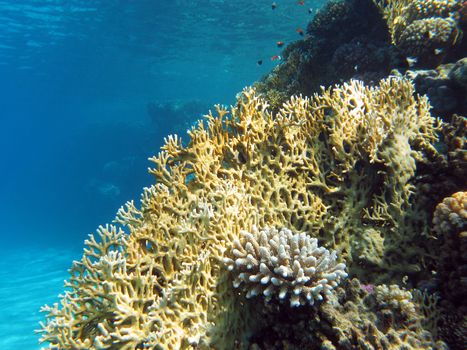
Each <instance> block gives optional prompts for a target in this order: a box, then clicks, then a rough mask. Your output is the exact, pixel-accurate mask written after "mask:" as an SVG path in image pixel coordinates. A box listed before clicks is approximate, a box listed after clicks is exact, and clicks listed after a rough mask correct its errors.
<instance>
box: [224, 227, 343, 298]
mask: <svg viewBox="0 0 467 350" xmlns="http://www.w3.org/2000/svg"><path fill="white" fill-rule="evenodd" d="M241 233H242V235H243V240H242V241H243V242H241V241H240V240H238V239H236V240H234V242H233V250H232V253H231V254H230V255H231V256H232V258H225V259H224V262H225V263H226V264H227V266H228V270H229V271H233V272H234V274H235V279H234V282H233V283H234V286H235V287H240V286H241V287H243V289H244V290H246V291H247V293H246V297H247V298H251V297H254V296H257V295H263V296H264V297H265V300H266V301H269V300H271V299H272V298H273V297H276V298H278V299H280V300H283V299H286V298H287V299H289V301H290V306H299V305H305V304H310V305H313V304H314V303H315V301H316V300H318V301H319V300H323V295H330V294H331V291H332V290H333V289H334V288H335V287H337V285H338V284H339V282H340V281H341V280H342V279H343V278H345V277H347V273H346V272H345V264H343V263H340V264H338V263H337V261H336V260H337V255H336V252H335V251H333V252H329V251H328V250H327V249H326V248H324V247H318V240H317V239H316V238H311V237H309V236H308V235H307V234H306V233H305V232H301V233H293V232H292V231H290V230H289V229H286V228H282V229H281V230H277V229H275V228H271V229H264V230H261V231H258V229H256V227H253V232H251V233H250V232H246V231H242V232H241Z"/></svg>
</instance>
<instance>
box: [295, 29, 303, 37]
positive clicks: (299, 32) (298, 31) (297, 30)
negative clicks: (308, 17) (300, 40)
mask: <svg viewBox="0 0 467 350" xmlns="http://www.w3.org/2000/svg"><path fill="white" fill-rule="evenodd" d="M295 31H296V32H297V33H298V34H300V35H301V36H303V35H304V34H305V32H304V31H303V29H302V28H297V29H295Z"/></svg>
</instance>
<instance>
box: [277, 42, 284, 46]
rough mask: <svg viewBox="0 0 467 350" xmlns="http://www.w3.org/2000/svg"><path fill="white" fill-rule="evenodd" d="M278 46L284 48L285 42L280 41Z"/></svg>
mask: <svg viewBox="0 0 467 350" xmlns="http://www.w3.org/2000/svg"><path fill="white" fill-rule="evenodd" d="M276 44H277V47H282V46H284V42H283V41H278V42H277V43H276Z"/></svg>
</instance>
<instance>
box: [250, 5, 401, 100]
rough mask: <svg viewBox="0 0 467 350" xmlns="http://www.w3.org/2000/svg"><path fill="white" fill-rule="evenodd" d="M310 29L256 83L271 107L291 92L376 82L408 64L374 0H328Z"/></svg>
mask: <svg viewBox="0 0 467 350" xmlns="http://www.w3.org/2000/svg"><path fill="white" fill-rule="evenodd" d="M342 28H345V30H342ZM307 34H308V35H307V37H306V38H305V39H304V40H301V41H297V42H295V43H292V44H291V45H289V46H287V48H286V49H285V50H284V52H283V54H282V57H283V62H282V63H281V64H280V65H278V66H277V67H276V68H275V69H274V70H273V71H272V72H271V73H269V74H268V75H267V76H265V77H264V78H263V79H262V80H261V81H259V82H257V83H256V84H255V86H256V88H257V89H258V92H260V93H262V94H264V96H265V97H266V98H267V99H268V101H269V103H270V105H271V106H272V108H273V109H279V108H280V107H281V105H282V103H283V102H285V101H286V100H287V99H288V97H289V96H291V95H293V94H304V95H307V96H310V95H312V94H313V93H316V92H319V91H320V87H321V86H329V85H333V84H337V83H342V82H343V81H348V80H350V79H358V80H361V81H364V82H365V83H367V84H376V83H377V82H378V81H379V80H380V79H382V78H384V77H386V76H387V75H388V74H389V73H390V71H391V69H394V68H398V69H404V68H405V67H406V66H407V62H406V60H405V57H403V56H402V55H401V54H400V53H399V52H398V50H397V48H396V47H394V46H393V45H391V43H390V39H389V35H388V32H387V27H386V23H385V22H384V20H383V19H382V18H381V15H380V13H379V10H378V8H377V7H376V5H375V4H373V3H372V0H332V1H328V2H327V3H326V5H325V6H324V7H323V9H321V10H320V11H319V12H318V13H317V14H316V16H315V17H314V18H313V19H312V21H311V22H310V23H309V25H308V27H307Z"/></svg>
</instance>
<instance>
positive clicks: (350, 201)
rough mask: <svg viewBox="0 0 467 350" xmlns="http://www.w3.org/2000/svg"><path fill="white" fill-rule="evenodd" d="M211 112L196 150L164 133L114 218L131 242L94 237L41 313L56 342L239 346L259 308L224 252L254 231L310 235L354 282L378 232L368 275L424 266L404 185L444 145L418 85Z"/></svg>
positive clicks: (253, 99) (118, 235)
mask: <svg viewBox="0 0 467 350" xmlns="http://www.w3.org/2000/svg"><path fill="white" fill-rule="evenodd" d="M216 110H217V116H214V115H212V114H209V115H208V116H207V123H204V122H203V121H200V122H199V124H198V126H197V127H196V128H193V129H192V130H191V131H189V137H190V140H189V143H188V145H187V146H184V145H183V144H182V141H181V139H180V138H179V137H178V136H169V137H168V138H167V139H166V140H165V141H166V142H165V145H164V146H163V147H162V151H161V152H160V153H159V155H158V156H157V157H154V158H152V159H151V160H152V161H153V162H154V164H155V167H154V168H153V169H151V170H150V172H151V174H153V175H154V177H155V179H156V184H155V185H153V186H151V187H149V188H145V189H144V192H143V195H142V200H141V206H140V208H139V209H138V208H137V207H136V206H135V205H134V203H133V202H129V203H127V204H126V206H125V207H122V208H121V209H120V211H119V213H118V216H117V222H118V223H120V224H121V225H123V226H124V227H126V229H127V230H128V231H129V234H125V233H124V232H123V231H122V230H121V229H117V228H116V227H113V226H107V227H102V228H100V229H99V230H98V234H97V236H91V237H90V239H89V240H87V241H86V242H85V243H86V246H87V247H86V249H85V251H84V254H83V258H82V259H81V261H78V262H75V263H74V264H73V266H72V268H71V270H70V272H71V277H70V281H69V282H68V283H67V284H66V287H67V289H68V290H67V292H66V293H65V294H64V295H63V296H62V298H61V300H60V304H56V305H54V306H53V307H45V308H44V311H45V312H47V316H46V318H47V321H46V322H45V323H44V324H43V325H42V329H41V332H42V338H41V340H42V341H43V342H48V343H49V344H50V347H51V348H60V349H115V348H119V349H140V348H151V349H187V348H197V349H208V348H215V349H233V348H235V347H239V348H241V347H244V346H245V344H246V343H247V337H248V335H249V334H250V333H251V332H252V331H253V330H254V328H253V327H254V326H253V324H259V323H260V321H259V320H258V319H255V316H256V314H257V313H256V312H255V310H254V309H255V308H256V307H260V306H259V305H258V304H260V303H254V302H250V301H248V300H246V299H245V298H244V297H243V296H242V295H241V294H240V293H239V292H237V291H235V289H234V288H232V280H233V278H232V276H231V275H230V274H229V271H228V269H227V267H226V266H225V264H224V257H225V252H226V251H227V250H228V249H230V248H231V247H232V244H233V242H234V241H235V240H237V239H238V240H241V239H242V235H241V231H242V230H245V231H250V232H251V230H252V229H253V227H254V226H257V227H261V228H262V227H289V228H290V229H291V230H293V231H297V232H306V233H307V234H308V235H310V236H311V237H315V238H317V239H318V240H319V244H320V245H321V246H324V247H326V248H327V249H333V250H336V251H337V252H338V254H339V257H340V258H342V259H343V260H344V261H345V263H346V264H347V266H349V272H350V274H353V275H357V276H358V275H359V274H360V271H361V270H360V268H361V265H360V264H362V263H365V261H374V259H372V258H371V257H370V256H368V257H367V258H368V259H366V257H365V256H364V255H365V254H369V255H371V254H372V249H371V247H370V248H368V249H361V247H359V246H356V245H355V243H354V242H356V241H361V242H363V241H364V240H361V238H362V237H363V236H364V235H365V234H366V232H368V228H372V229H373V231H374V232H375V235H374V236H378V235H379V236H380V237H383V243H381V239H378V238H375V239H376V240H377V241H379V245H378V246H379V248H378V254H380V255H381V257H380V259H379V260H378V261H380V263H379V264H378V266H372V269H370V268H368V269H367V270H365V273H364V275H365V276H369V275H371V274H376V275H378V276H380V278H381V279H384V276H393V275H396V276H403V275H405V274H406V271H405V270H406V266H408V267H409V268H410V267H411V266H415V267H413V268H414V269H416V268H417V265H416V264H415V263H414V262H413V261H411V262H410V264H409V263H408V261H406V260H405V259H411V257H412V256H413V254H415V253H414V252H411V251H410V249H411V242H412V241H413V239H414V237H415V236H417V235H418V234H419V232H418V231H417V230H416V229H414V228H413V227H411V226H409V225H408V224H407V221H408V220H407V216H406V210H409V209H410V205H409V202H408V200H409V197H410V195H411V190H412V187H411V185H410V183H409V181H410V179H411V177H412V176H413V175H414V172H415V161H416V160H421V159H422V158H423V156H424V152H426V151H429V152H433V149H432V147H431V143H432V142H433V141H434V140H435V139H436V137H435V120H434V119H433V118H432V117H431V116H430V114H429V105H428V102H427V99H426V98H425V97H414V89H413V86H412V84H411V83H410V82H409V81H407V80H404V79H400V78H390V79H387V80H384V81H382V82H381V83H380V84H379V86H377V87H365V86H364V85H363V84H362V83H360V82H357V81H352V82H350V83H348V84H344V85H342V86H337V87H334V88H332V89H328V90H324V89H323V91H322V93H321V94H320V95H315V96H313V97H312V98H311V99H308V98H303V97H292V98H291V99H290V100H289V101H288V102H286V103H285V104H284V105H283V107H282V108H281V109H280V111H279V112H278V113H277V114H272V113H271V112H270V111H269V109H268V103H267V101H265V100H263V99H262V98H261V96H258V95H256V94H255V91H254V90H253V89H246V90H245V91H243V93H242V95H241V96H240V97H239V100H238V103H237V105H236V106H235V107H232V109H231V110H230V112H229V111H227V110H226V109H224V108H222V107H217V108H216ZM229 113H230V115H229ZM369 244H370V245H371V242H370V243H369ZM400 246H403V248H399V247H400ZM363 251H364V252H365V254H362V252H363ZM353 262H359V264H352V263H353ZM357 266H360V267H357ZM363 266H364V265H363ZM364 267H365V266H364ZM367 267H368V266H366V267H365V268H367ZM253 321H254V322H253Z"/></svg>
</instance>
